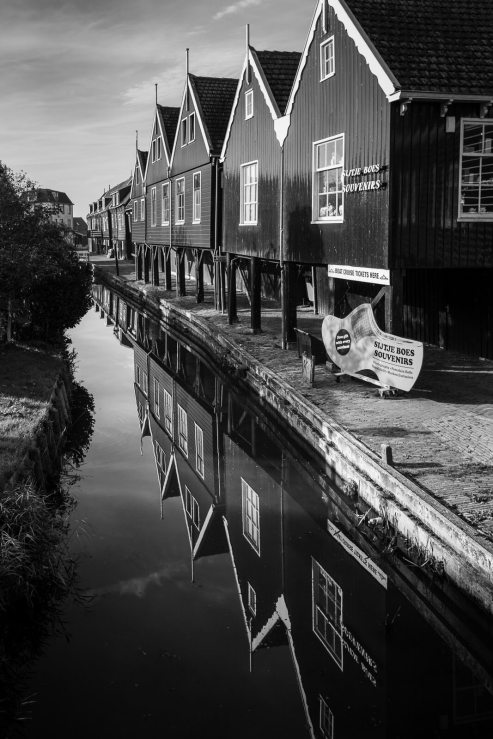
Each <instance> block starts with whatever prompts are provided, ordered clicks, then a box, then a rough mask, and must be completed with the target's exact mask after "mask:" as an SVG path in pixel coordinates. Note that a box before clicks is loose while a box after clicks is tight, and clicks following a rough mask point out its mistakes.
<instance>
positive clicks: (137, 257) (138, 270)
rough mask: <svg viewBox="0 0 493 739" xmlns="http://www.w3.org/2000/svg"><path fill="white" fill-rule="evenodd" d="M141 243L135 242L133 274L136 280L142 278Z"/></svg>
mask: <svg viewBox="0 0 493 739" xmlns="http://www.w3.org/2000/svg"><path fill="white" fill-rule="evenodd" d="M141 251H142V248H141V245H140V244H135V276H136V277H137V279H138V280H141V279H142V261H141Z"/></svg>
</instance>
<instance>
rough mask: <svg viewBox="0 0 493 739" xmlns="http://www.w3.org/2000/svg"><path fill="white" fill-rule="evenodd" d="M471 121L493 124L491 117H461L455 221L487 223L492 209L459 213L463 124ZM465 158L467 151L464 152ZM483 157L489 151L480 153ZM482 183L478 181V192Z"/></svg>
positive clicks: (491, 218)
mask: <svg viewBox="0 0 493 739" xmlns="http://www.w3.org/2000/svg"><path fill="white" fill-rule="evenodd" d="M468 123H473V124H476V125H481V124H483V125H484V124H485V125H490V126H491V125H493V119H491V118H462V119H461V123H460V166H459V192H458V206H457V221H458V222H461V223H464V222H468V221H469V222H470V223H471V222H478V221H479V222H480V223H487V222H491V221H492V220H493V211H492V212H490V213H461V205H462V203H461V198H462V187H463V183H462V163H463V161H464V124H468ZM465 156H466V158H467V153H466V155H465ZM471 156H477V157H480V156H481V154H480V153H478V152H473V153H472V154H471ZM482 156H483V157H485V156H486V158H489V152H488V154H487V155H485V154H484V153H483V154H482ZM491 161H492V163H493V152H492V153H491ZM482 184H483V183H482V182H478V192H479V189H480V187H481V185H482Z"/></svg>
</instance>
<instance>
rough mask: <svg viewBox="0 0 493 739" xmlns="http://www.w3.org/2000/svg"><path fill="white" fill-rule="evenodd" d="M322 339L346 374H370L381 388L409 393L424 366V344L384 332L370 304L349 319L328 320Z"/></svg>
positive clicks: (357, 310)
mask: <svg viewBox="0 0 493 739" xmlns="http://www.w3.org/2000/svg"><path fill="white" fill-rule="evenodd" d="M322 339H323V342H324V346H325V350H326V352H327V354H328V355H329V357H330V358H331V360H332V362H333V363H334V364H335V365H337V366H338V367H340V369H341V371H342V372H343V373H347V374H355V373H357V372H361V371H362V370H371V371H372V372H374V373H375V374H376V376H377V378H378V381H379V382H380V384H381V385H384V386H387V387H395V388H399V389H400V390H405V391H406V392H409V390H411V388H412V387H413V385H414V383H415V382H416V380H417V379H418V376H419V373H420V371H421V365H422V364H423V344H422V343H421V342H419V341H412V340H411V339H403V338H401V337H399V336H393V334H386V333H384V331H381V329H379V327H378V326H377V322H376V321H375V316H374V315H373V309H372V307H371V305H370V303H363V304H362V305H358V307H357V308H355V309H354V310H353V311H352V312H351V313H350V314H349V315H348V316H346V318H336V317H335V316H326V317H325V318H324V320H323V323H322Z"/></svg>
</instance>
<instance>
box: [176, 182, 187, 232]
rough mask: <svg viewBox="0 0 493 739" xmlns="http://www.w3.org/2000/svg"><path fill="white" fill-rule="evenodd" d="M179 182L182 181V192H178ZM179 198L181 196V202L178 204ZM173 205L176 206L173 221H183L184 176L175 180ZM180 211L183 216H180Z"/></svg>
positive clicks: (178, 222)
mask: <svg viewBox="0 0 493 739" xmlns="http://www.w3.org/2000/svg"><path fill="white" fill-rule="evenodd" d="M180 183H183V192H181V193H180V192H178V186H179V184H180ZM181 198H183V202H182V204H181V205H180V201H181ZM175 206H176V217H175V223H177V224H180V223H185V178H184V177H180V178H179V179H178V180H176V191H175ZM180 211H182V212H183V218H180Z"/></svg>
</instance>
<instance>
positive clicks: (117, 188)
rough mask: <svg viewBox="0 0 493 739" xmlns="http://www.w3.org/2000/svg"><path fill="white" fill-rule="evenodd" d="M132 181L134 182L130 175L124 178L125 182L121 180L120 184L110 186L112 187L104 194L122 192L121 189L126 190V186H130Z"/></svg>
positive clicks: (106, 195)
mask: <svg viewBox="0 0 493 739" xmlns="http://www.w3.org/2000/svg"><path fill="white" fill-rule="evenodd" d="M131 183H132V178H131V177H128V178H127V179H126V180H123V182H119V183H118V185H114V187H110V189H109V190H107V191H106V192H105V193H104V196H105V197H108V196H110V195H113V194H114V193H115V192H120V191H121V190H125V188H126V187H130V185H131Z"/></svg>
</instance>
